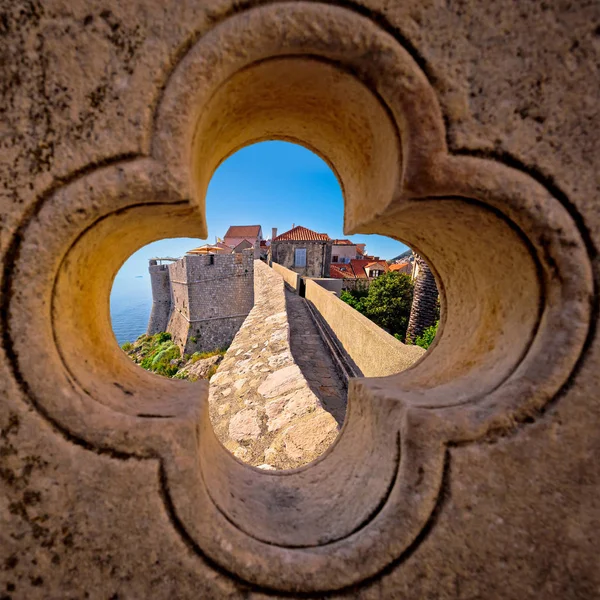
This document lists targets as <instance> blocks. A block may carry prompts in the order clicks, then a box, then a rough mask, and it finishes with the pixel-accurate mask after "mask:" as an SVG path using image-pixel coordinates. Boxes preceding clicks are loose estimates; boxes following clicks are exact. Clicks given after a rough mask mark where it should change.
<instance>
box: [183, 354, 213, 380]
mask: <svg viewBox="0 0 600 600" xmlns="http://www.w3.org/2000/svg"><path fill="white" fill-rule="evenodd" d="M222 360H223V356H222V355H221V354H216V355H215V356H209V357H208V358H201V359H200V360H198V361H196V362H195V363H192V364H190V365H186V366H185V367H183V368H182V369H179V372H178V375H181V376H182V377H183V376H185V377H186V378H188V379H193V380H195V379H204V378H205V377H206V376H207V375H208V374H209V372H210V371H211V370H212V369H213V368H216V367H218V366H219V364H220V363H221V361H222Z"/></svg>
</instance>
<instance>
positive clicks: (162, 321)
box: [146, 259, 172, 335]
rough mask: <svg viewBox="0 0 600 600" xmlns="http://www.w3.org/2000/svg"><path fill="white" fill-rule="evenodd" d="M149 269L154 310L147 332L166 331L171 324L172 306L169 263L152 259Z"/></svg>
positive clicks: (150, 333) (152, 333)
mask: <svg viewBox="0 0 600 600" xmlns="http://www.w3.org/2000/svg"><path fill="white" fill-rule="evenodd" d="M148 271H149V272H150V282H151V284H152V312H151V313H150V319H149V321H148V330H147V332H146V333H147V334H148V335H154V334H155V333H158V332H160V331H166V330H167V325H168V324H169V317H170V316H171V307H172V301H171V298H172V294H171V281H170V279H169V268H168V265H162V264H158V261H157V260H155V259H151V260H150V266H149V267H148Z"/></svg>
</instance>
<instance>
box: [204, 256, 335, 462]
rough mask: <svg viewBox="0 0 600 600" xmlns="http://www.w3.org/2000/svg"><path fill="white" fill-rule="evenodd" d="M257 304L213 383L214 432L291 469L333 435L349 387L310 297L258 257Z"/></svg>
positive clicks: (244, 452)
mask: <svg viewBox="0 0 600 600" xmlns="http://www.w3.org/2000/svg"><path fill="white" fill-rule="evenodd" d="M254 264H255V278H254V286H255V303H254V308H253V309H252V311H251V312H250V314H249V315H248V317H247V318H246V320H245V321H244V324H243V325H242V327H241V328H240V330H239V331H238V333H237V335H236V337H235V339H234V340H233V343H232V344H231V346H230V347H229V349H228V351H227V354H226V355H225V358H224V359H223V362H222V363H221V365H220V366H219V370H218V372H217V373H216V374H215V376H214V377H213V378H212V379H211V382H210V416H211V421H212V423H213V427H214V430H215V433H216V434H217V437H218V438H219V439H220V441H221V442H222V443H223V444H224V445H225V447H226V448H228V449H229V450H230V451H231V452H232V453H233V454H234V456H236V457H237V458H238V459H240V460H242V461H244V462H247V463H249V464H251V465H253V466H257V467H262V468H265V469H268V468H275V469H290V468H295V467H299V466H301V465H303V464H306V463H308V462H310V461H312V460H314V459H315V458H317V457H318V456H320V455H321V454H322V453H323V452H324V451H325V450H326V449H327V448H328V447H329V446H330V445H331V444H332V443H333V441H334V440H335V438H336V437H337V434H338V432H339V429H340V427H341V425H342V423H343V419H344V414H345V410H346V390H345V387H344V385H343V383H342V381H341V379H340V377H339V375H338V374H337V372H336V369H335V366H334V363H333V361H332V359H331V356H330V354H329V350H328V348H327V346H326V345H325V343H324V342H323V340H322V339H321V337H320V335H319V332H318V330H317V328H316V326H315V324H314V321H313V319H312V317H311V315H310V313H309V312H308V309H307V307H306V304H305V302H306V301H305V300H304V299H303V298H300V297H299V296H297V295H295V294H293V293H291V292H288V291H286V290H285V288H284V282H283V279H282V278H281V276H279V275H278V274H277V273H275V272H274V271H273V270H272V269H271V268H269V267H268V266H267V265H265V264H264V263H263V262H261V261H255V263H254Z"/></svg>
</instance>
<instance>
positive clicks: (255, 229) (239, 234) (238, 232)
mask: <svg viewBox="0 0 600 600" xmlns="http://www.w3.org/2000/svg"><path fill="white" fill-rule="evenodd" d="M259 234H260V225H231V226H230V227H229V229H228V230H227V233H226V234H225V237H226V238H246V237H250V238H256V237H258V235H259Z"/></svg>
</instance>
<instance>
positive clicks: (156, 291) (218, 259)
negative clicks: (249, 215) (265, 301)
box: [148, 249, 254, 354]
mask: <svg viewBox="0 0 600 600" xmlns="http://www.w3.org/2000/svg"><path fill="white" fill-rule="evenodd" d="M153 263H156V260H153V261H150V267H149V271H150V280H151V282H152V312H151V315H150V321H149V323H148V333H149V334H154V333H157V332H159V331H167V332H168V333H170V334H171V335H172V337H173V341H174V342H175V343H176V344H177V345H178V346H179V347H180V348H181V351H182V353H186V354H191V353H193V352H197V351H198V352H205V351H209V350H215V349H216V348H223V347H225V346H228V345H229V344H230V343H231V341H232V340H233V338H234V336H235V334H236V333H237V331H238V329H239V328H240V327H241V325H242V323H243V322H244V319H245V318H246V316H247V315H248V313H249V312H250V310H251V309H252V306H253V305H254V252H253V250H252V249H249V250H244V251H242V252H240V253H235V254H234V253H228V254H202V255H200V254H197V255H189V254H188V255H186V256H184V257H183V258H182V259H180V260H178V261H176V262H173V263H172V264H170V265H159V264H153Z"/></svg>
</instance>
